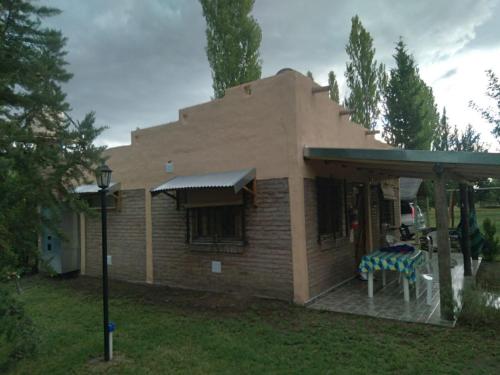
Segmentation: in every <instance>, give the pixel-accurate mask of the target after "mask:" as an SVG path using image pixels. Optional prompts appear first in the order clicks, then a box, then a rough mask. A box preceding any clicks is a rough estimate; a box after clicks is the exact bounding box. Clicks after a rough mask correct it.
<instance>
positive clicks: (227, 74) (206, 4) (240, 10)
mask: <svg viewBox="0 0 500 375" xmlns="http://www.w3.org/2000/svg"><path fill="white" fill-rule="evenodd" d="M200 3H201V6H202V9H203V16H204V17H205V20H206V22H207V29H206V36H207V47H206V52H207V57H208V62H209V64H210V68H211V69H212V79H213V85H212V86H213V88H214V95H215V97H216V98H222V97H223V96H224V94H225V91H226V89H227V88H229V87H232V86H236V85H239V84H242V83H245V82H250V81H253V80H256V79H259V78H260V75H261V65H262V61H261V59H260V55H259V46H260V42H261V39H262V33H261V30H260V27H259V25H258V23H257V21H256V20H255V19H254V18H253V17H252V16H250V12H251V11H252V8H253V5H254V0H200Z"/></svg>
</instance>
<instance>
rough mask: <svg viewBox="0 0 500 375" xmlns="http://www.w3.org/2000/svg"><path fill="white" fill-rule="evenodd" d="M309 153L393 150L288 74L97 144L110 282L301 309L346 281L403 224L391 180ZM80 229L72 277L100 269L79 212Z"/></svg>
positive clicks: (95, 225) (94, 242)
mask: <svg viewBox="0 0 500 375" xmlns="http://www.w3.org/2000/svg"><path fill="white" fill-rule="evenodd" d="M308 147H329V148H332V147H333V148H357V149H388V148H390V147H389V146H388V145H386V144H384V143H383V142H380V141H378V140H376V139H375V137H374V135H373V133H372V132H368V131H367V130H366V129H365V128H363V127H362V126H360V125H358V124H354V123H352V122H350V121H349V116H348V113H347V112H346V109H345V108H343V107H341V106H339V105H338V104H337V103H335V102H333V101H331V100H330V99H329V97H328V93H327V92H326V91H325V90H324V89H322V88H321V87H320V86H318V85H317V84H315V83H314V82H313V81H312V80H311V79H309V78H308V77H305V76H303V75H302V74H300V73H297V72H295V71H293V70H290V69H284V70H282V71H280V72H279V73H278V74H276V75H275V76H272V77H269V78H265V79H261V80H258V81H254V82H250V83H248V84H244V85H241V86H237V87H233V88H231V89H229V90H227V92H226V95H225V97H224V98H222V99H217V100H212V101H210V102H207V103H203V104H200V105H196V106H192V107H188V108H184V109H181V110H180V111H179V119H178V120H177V121H175V122H172V123H168V124H164V125H159V126H154V127H149V128H145V129H138V130H136V131H133V132H132V133H131V144H130V145H128V146H122V147H115V148H110V149H108V150H107V151H106V156H108V157H109V159H108V161H107V164H108V165H109V166H110V167H111V169H112V170H113V181H115V182H117V183H119V189H118V190H117V191H114V192H113V198H115V201H114V202H115V204H114V205H113V207H112V208H111V209H110V211H109V213H108V253H109V254H110V255H111V256H112V263H111V265H110V267H109V275H110V277H111V278H115V279H120V280H126V281H132V282H146V283H150V284H158V285H167V286H171V287H180V288H189V289H199V290H210V291H220V292H236V293H240V294H248V295H255V296H263V297H270V298H277V299H282V300H289V301H294V302H296V303H300V304H304V303H307V302H309V301H311V300H312V299H314V298H315V297H317V296H319V295H321V294H322V293H324V292H326V291H328V290H329V289H331V288H332V287H334V286H336V285H339V284H340V283H342V282H344V281H346V280H349V279H351V278H352V277H354V276H355V275H356V267H357V264H358V261H359V257H360V255H361V254H363V253H364V252H366V251H367V250H369V249H373V248H374V247H378V246H380V244H381V241H382V237H383V233H384V228H387V227H392V228H396V227H398V226H399V216H400V215H399V192H398V186H399V185H398V180H397V179H396V180H387V179H383V177H382V176H381V177H380V178H378V177H377V175H376V174H373V173H364V172H363V171H362V170H360V169H359V168H355V167H353V166H351V165H349V164H348V163H346V164H345V165H344V164H342V163H334V164H330V163H328V162H327V161H320V160H309V159H308V158H307V157H305V150H306V149H307V148H308ZM385 178H387V177H385ZM82 197H83V198H86V199H92V194H82ZM79 235H80V256H81V258H80V267H81V272H82V273H83V274H87V275H93V276H99V275H100V272H101V255H100V254H101V236H100V218H99V217H98V215H96V216H95V217H85V216H83V215H81V216H80V220H79Z"/></svg>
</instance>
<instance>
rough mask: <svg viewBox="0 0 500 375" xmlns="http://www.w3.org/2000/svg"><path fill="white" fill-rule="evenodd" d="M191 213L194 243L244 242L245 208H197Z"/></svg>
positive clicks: (191, 210)
mask: <svg viewBox="0 0 500 375" xmlns="http://www.w3.org/2000/svg"><path fill="white" fill-rule="evenodd" d="M189 211H190V212H191V222H192V225H191V241H192V242H201V243H204V242H209V243H223V242H239V241H243V225H244V223H243V206H216V207H197V208H191V209H189Z"/></svg>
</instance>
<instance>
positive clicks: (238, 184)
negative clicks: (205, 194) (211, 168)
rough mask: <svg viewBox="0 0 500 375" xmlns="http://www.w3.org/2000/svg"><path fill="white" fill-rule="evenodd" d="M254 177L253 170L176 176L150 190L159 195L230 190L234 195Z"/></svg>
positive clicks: (254, 172)
mask: <svg viewBox="0 0 500 375" xmlns="http://www.w3.org/2000/svg"><path fill="white" fill-rule="evenodd" d="M255 175H256V171H255V168H250V169H242V170H237V171H228V172H218V173H207V174H200V175H191V176H177V177H174V178H172V179H171V180H168V181H167V182H165V183H163V184H161V185H159V186H157V187H155V188H153V189H151V192H152V193H159V192H163V191H169V190H185V189H209V188H212V189H214V188H232V189H233V190H234V193H235V194H236V193H238V192H239V191H240V190H241V189H242V188H243V187H244V186H245V185H246V184H248V183H249V182H250V181H252V180H254V179H255Z"/></svg>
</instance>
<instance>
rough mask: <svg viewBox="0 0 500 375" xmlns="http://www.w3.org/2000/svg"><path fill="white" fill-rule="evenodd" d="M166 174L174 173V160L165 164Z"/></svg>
mask: <svg viewBox="0 0 500 375" xmlns="http://www.w3.org/2000/svg"><path fill="white" fill-rule="evenodd" d="M165 172H167V173H173V172H174V162H173V161H172V160H169V161H168V162H166V163H165Z"/></svg>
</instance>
